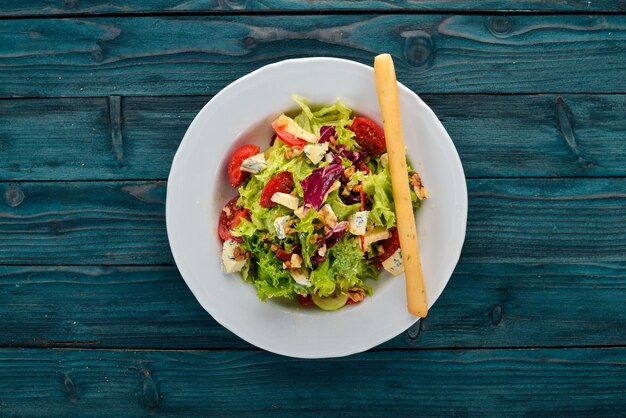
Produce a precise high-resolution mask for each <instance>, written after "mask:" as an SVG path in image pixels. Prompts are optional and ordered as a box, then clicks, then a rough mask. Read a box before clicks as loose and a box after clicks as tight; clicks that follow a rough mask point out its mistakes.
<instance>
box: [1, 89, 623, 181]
mask: <svg viewBox="0 0 626 418" xmlns="http://www.w3.org/2000/svg"><path fill="white" fill-rule="evenodd" d="M422 98H423V99H424V100H425V101H426V103H427V104H428V105H430V106H431V107H432V109H433V110H434V111H435V113H436V114H437V116H438V117H439V118H440V119H441V121H442V122H443V124H444V125H445V127H446V129H447V130H448V132H449V133H450V136H451V137H452V139H453V141H454V143H455V145H456V147H457V149H458V151H459V153H460V156H461V159H462V161H463V164H464V168H465V175H466V176H467V177H469V178H472V177H481V178H484V177H544V176H550V177H554V176H558V177H576V176H584V177H589V176H593V177H602V176H624V175H626V141H625V140H624V138H625V137H626V118H624V115H625V114H626V95H622V94H609V95H597V94H595V95H587V94H582V95H579V94H573V95H550V94H547V95H519V96H518V95H473V94H462V95H456V94H454V95H447V94H444V95H439V94H436V95H422ZM115 100H116V98H115V97H113V98H80V99H72V98H62V99H16V100H0V127H1V128H0V142H1V144H2V151H3V152H2V153H0V180H5V181H7V180H8V181H15V180H112V179H118V180H124V179H165V178H167V174H168V171H169V166H170V163H171V160H172V158H173V156H174V153H175V152H176V149H177V147H178V144H179V143H180V141H181V139H182V137H183V135H184V133H185V131H186V129H187V127H188V126H189V123H191V120H192V119H193V118H194V116H195V115H196V113H197V112H198V111H199V110H200V109H201V108H202V106H203V105H204V104H205V103H206V102H207V101H208V100H209V97H207V96H190V97H187V96H162V97H123V98H119V99H118V100H119V107H118V108H117V109H118V110H119V113H117V114H116V113H115V109H116V108H115V107H114V106H113V103H115ZM112 112H113V113H112ZM114 132H119V140H118V141H117V142H116V144H117V145H116V146H114V145H113V143H114V141H113V137H114ZM538 150H540V152H539V151H538ZM485 152H488V158H485V155H486V154H485Z"/></svg>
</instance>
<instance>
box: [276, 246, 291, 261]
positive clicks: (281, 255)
mask: <svg viewBox="0 0 626 418" xmlns="http://www.w3.org/2000/svg"><path fill="white" fill-rule="evenodd" d="M276 258H278V259H279V260H280V261H290V260H291V254H289V253H288V252H287V251H285V250H283V249H282V248H279V249H278V251H276Z"/></svg>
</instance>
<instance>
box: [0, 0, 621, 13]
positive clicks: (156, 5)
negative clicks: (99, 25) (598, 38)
mask: <svg viewBox="0 0 626 418" xmlns="http://www.w3.org/2000/svg"><path fill="white" fill-rule="evenodd" d="M625 9H626V4H624V3H623V2H622V1H613V0H593V1H591V0H541V1H538V0H351V1H341V0H324V1H308V0H271V1H270V0H229V1H223V0H152V1H149V2H148V1H144V0H126V1H121V0H114V1H104V0H80V1H78V0H66V1H63V2H57V1H49V0H5V1H3V2H2V4H0V16H24V15H49V16H54V15H64V16H65V15H72V14H85V13H88V14H92V15H93V14H98V13H119V14H124V13H142V12H153V13H154V12H159V13H168V12H170V13H181V12H186V11H187V12H232V13H241V12H245V11H257V10H258V11H278V12H280V11H284V10H289V11H304V12H306V11H312V10H313V11H318V10H321V11H329V10H332V11H337V10H354V11H359V10H377V11H380V12H384V11H391V12H398V11H407V10H412V11H432V10H436V11H447V10H456V11H460V12H463V11H467V10H471V11H539V12H549V11H579V12H585V13H592V12H598V11H600V12H602V11H605V12H608V11H624V10H625Z"/></svg>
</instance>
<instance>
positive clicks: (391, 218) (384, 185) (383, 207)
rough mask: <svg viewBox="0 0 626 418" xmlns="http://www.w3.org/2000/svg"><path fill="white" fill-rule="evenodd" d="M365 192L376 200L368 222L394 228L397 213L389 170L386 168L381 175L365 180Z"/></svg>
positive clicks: (371, 175)
mask: <svg viewBox="0 0 626 418" xmlns="http://www.w3.org/2000/svg"><path fill="white" fill-rule="evenodd" d="M363 190H364V191H365V193H367V194H368V195H370V196H371V197H372V198H373V200H374V203H373V205H372V210H371V211H370V213H369V218H368V222H370V221H371V222H372V223H373V224H374V225H375V226H384V227H385V228H387V229H391V228H393V227H394V226H395V225H396V213H395V205H394V204H393V194H392V190H391V175H390V174H389V169H387V168H385V169H383V170H382V171H380V172H379V173H376V174H374V173H372V174H370V175H369V176H367V177H366V178H365V179H364V180H363Z"/></svg>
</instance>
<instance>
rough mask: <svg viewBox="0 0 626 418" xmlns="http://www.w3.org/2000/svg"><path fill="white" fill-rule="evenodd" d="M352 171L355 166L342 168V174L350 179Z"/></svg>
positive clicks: (354, 171) (352, 174)
mask: <svg viewBox="0 0 626 418" xmlns="http://www.w3.org/2000/svg"><path fill="white" fill-rule="evenodd" d="M354 173H356V168H355V167H354V166H353V165H351V166H350V167H348V168H346V169H345V170H343V175H344V176H345V177H346V178H347V179H348V180H350V179H351V178H352V176H354Z"/></svg>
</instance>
